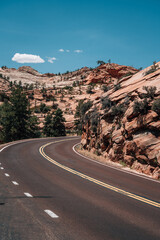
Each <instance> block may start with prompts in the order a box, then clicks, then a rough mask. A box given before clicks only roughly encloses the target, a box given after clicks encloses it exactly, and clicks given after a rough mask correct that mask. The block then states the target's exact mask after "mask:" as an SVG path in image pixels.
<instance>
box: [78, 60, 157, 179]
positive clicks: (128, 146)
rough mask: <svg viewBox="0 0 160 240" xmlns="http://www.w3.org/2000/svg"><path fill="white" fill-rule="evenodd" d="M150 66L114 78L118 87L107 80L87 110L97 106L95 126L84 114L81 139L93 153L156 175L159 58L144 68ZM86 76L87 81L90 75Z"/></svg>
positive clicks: (90, 113)
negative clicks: (98, 96)
mask: <svg viewBox="0 0 160 240" xmlns="http://www.w3.org/2000/svg"><path fill="white" fill-rule="evenodd" d="M102 67H104V66H102ZM153 68H154V66H150V67H148V68H146V69H144V70H142V71H140V72H137V73H136V74H134V75H133V76H131V77H127V78H126V76H124V77H122V78H121V79H120V80H119V81H118V84H119V88H118V89H115V87H114V84H110V89H109V90H108V91H107V92H106V93H104V94H103V95H102V96H101V99H100V100H99V101H95V102H94V104H93V105H94V106H93V107H92V109H91V110H90V111H89V112H88V113H87V114H88V115H89V116H92V113H93V112H94V111H95V108H96V109H97V110H98V112H99V121H98V122H97V130H96V131H95V129H94V126H93V124H92V122H93V120H92V119H91V117H90V118H87V119H89V120H87V123H86V124H85V125H84V127H83V134H82V142H81V143H82V146H83V147H84V148H85V149H88V150H89V151H94V152H96V154H97V152H98V154H101V155H103V156H104V157H106V156H107V157H109V158H110V159H111V160H112V161H121V162H124V164H126V165H127V166H130V167H131V168H132V169H135V170H137V171H139V172H141V173H145V174H149V175H151V176H152V177H153V178H155V179H158V178H160V62H159V63H157V65H156V68H155V69H154V70H153V71H151V72H148V71H149V70H150V69H153ZM118 69H120V67H118ZM120 71H122V69H121V70H120ZM111 72H112V69H111ZM111 72H110V73H111ZM113 74H115V75H116V74H117V73H116V71H113ZM115 75H114V76H115ZM116 76H117V75H116ZM89 77H91V75H89ZM88 80H90V81H91V78H90V79H89V78H88ZM146 87H147V88H146ZM153 87H155V88H153ZM158 99H159V100H158ZM137 101H138V103H137ZM155 102H156V104H157V105H156V107H155ZM93 129H94V131H93Z"/></svg>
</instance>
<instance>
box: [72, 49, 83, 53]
mask: <svg viewBox="0 0 160 240" xmlns="http://www.w3.org/2000/svg"><path fill="white" fill-rule="evenodd" d="M74 52H75V53H82V52H83V50H79V49H77V50H74Z"/></svg>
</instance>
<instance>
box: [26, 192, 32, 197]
mask: <svg viewBox="0 0 160 240" xmlns="http://www.w3.org/2000/svg"><path fill="white" fill-rule="evenodd" d="M24 195H26V196H27V197H33V196H32V195H31V194H30V193H26V192H25V193H24Z"/></svg>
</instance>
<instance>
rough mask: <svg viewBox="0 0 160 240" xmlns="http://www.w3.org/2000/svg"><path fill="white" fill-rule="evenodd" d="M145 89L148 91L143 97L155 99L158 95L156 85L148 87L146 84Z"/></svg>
mask: <svg viewBox="0 0 160 240" xmlns="http://www.w3.org/2000/svg"><path fill="white" fill-rule="evenodd" d="M143 89H144V90H145V91H146V93H143V94H142V98H151V99H154V97H155V95H156V90H157V88H156V87H152V86H151V87H147V86H144V87H143Z"/></svg>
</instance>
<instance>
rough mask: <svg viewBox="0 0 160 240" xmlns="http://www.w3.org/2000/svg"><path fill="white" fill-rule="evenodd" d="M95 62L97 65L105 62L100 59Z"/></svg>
mask: <svg viewBox="0 0 160 240" xmlns="http://www.w3.org/2000/svg"><path fill="white" fill-rule="evenodd" d="M97 64H98V65H103V64H105V62H104V61H102V60H98V61H97Z"/></svg>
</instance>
